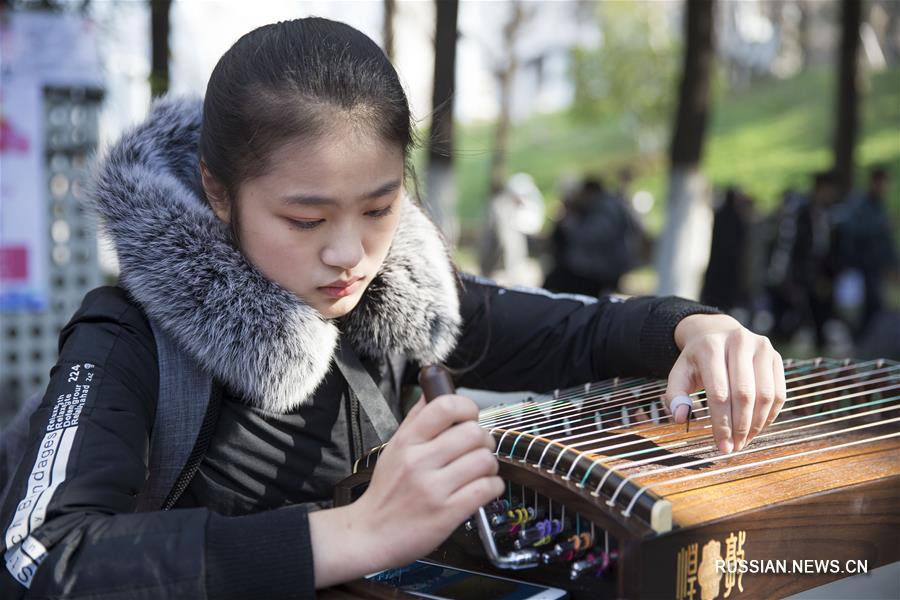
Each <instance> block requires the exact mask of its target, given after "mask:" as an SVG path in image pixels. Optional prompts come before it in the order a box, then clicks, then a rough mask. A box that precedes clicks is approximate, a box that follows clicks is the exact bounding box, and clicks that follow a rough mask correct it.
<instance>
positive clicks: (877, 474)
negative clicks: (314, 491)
mask: <svg viewBox="0 0 900 600" xmlns="http://www.w3.org/2000/svg"><path fill="white" fill-rule="evenodd" d="M785 375H786V379H787V390H788V395H787V401H786V403H785V405H784V407H783V409H782V411H781V413H780V415H779V416H778V418H777V419H776V421H775V422H774V423H773V424H772V425H771V426H770V427H769V428H768V429H766V430H764V431H763V432H762V433H761V434H759V435H758V436H757V437H756V438H755V439H754V440H753V442H752V443H751V444H749V445H747V446H746V447H745V448H744V449H743V450H741V451H739V452H734V453H732V454H730V455H722V454H720V453H719V452H718V451H717V450H716V448H715V444H714V442H713V438H712V433H711V428H710V424H709V417H708V410H707V408H706V405H705V402H704V394H703V392H702V391H701V392H697V393H696V394H694V398H695V409H694V413H693V418H692V420H691V422H690V426H689V429H686V427H685V426H684V425H675V424H673V423H672V422H671V421H670V420H669V418H668V416H667V415H666V413H665V409H664V408H663V406H662V404H661V401H660V396H661V395H662V394H663V392H664V391H665V382H664V381H661V380H649V379H640V378H618V379H612V380H607V381H602V382H598V383H591V384H588V385H584V386H581V387H578V388H573V389H568V390H562V391H557V392H555V393H554V394H553V395H552V397H536V398H532V399H528V400H526V401H524V402H521V403H518V404H514V405H506V406H500V407H496V408H492V409H487V410H484V411H482V413H481V417H480V423H481V425H482V427H484V428H485V429H487V430H489V431H490V432H491V433H492V435H493V436H494V439H495V440H496V442H497V450H496V452H497V458H498V460H499V462H500V475H501V476H502V477H503V478H504V480H505V481H506V482H507V492H506V494H505V496H503V497H501V498H497V499H496V500H495V501H494V502H492V503H491V504H490V505H488V506H487V507H485V513H486V515H487V518H488V520H489V522H490V532H491V533H490V535H491V536H492V538H493V541H494V543H495V544H496V546H497V549H498V550H499V552H500V553H506V554H508V555H512V554H513V553H519V555H522V553H525V554H526V555H527V556H530V557H533V558H534V561H533V564H534V565H536V566H533V568H528V569H523V570H517V571H515V574H514V577H516V578H519V579H523V580H527V581H533V582H536V583H542V584H545V585H551V586H554V587H561V588H564V589H566V590H568V591H569V592H570V594H571V595H572V597H574V598H676V599H677V600H687V599H690V600H694V599H697V600H713V599H715V598H729V599H730V598H772V597H781V596H786V595H789V594H792V593H796V592H799V591H802V590H804V589H808V588H811V587H815V586H819V585H822V584H824V583H827V582H828V581H832V580H835V579H839V578H843V577H847V576H850V575H853V574H855V573H856V572H858V571H861V570H863V569H868V570H871V569H874V568H875V567H877V566H881V565H884V564H887V563H890V562H894V561H897V560H900V542H898V533H900V363H897V362H894V361H888V360H874V361H868V362H861V361H851V360H831V359H814V360H803V361H792V360H787V361H785ZM380 450H381V449H380V448H378V449H375V450H373V451H371V452H370V453H368V454H367V455H365V456H364V457H363V458H362V459H361V460H360V461H359V462H358V463H357V465H356V468H355V473H354V475H352V476H351V477H350V478H348V480H346V481H345V482H344V483H343V484H342V485H340V486H338V488H337V489H336V498H335V501H336V504H344V503H347V502H350V501H352V500H353V499H354V498H355V497H358V495H359V494H361V493H362V491H364V489H365V486H366V484H367V481H368V479H369V477H370V475H371V472H372V470H373V468H374V466H375V464H376V463H377V460H378V455H379V453H380ZM475 526H476V524H475V522H474V520H473V521H472V522H470V523H468V524H466V526H463V527H460V529H459V530H458V531H457V532H456V533H455V534H453V535H452V536H451V538H450V539H449V540H448V541H447V542H446V543H445V544H444V545H442V546H441V547H440V548H439V549H438V550H437V551H436V552H435V553H433V554H432V555H431V556H430V557H429V558H430V559H431V560H434V561H437V562H440V563H444V564H448V565H452V566H457V567H461V568H468V569H473V570H478V571H482V572H487V573H495V574H499V575H502V576H505V577H509V576H510V571H508V570H507V571H504V570H499V569H497V568H495V567H494V566H493V565H491V564H490V562H489V561H487V560H486V559H485V552H484V550H483V549H482V544H481V542H480V541H479V538H478V536H477V535H476V533H475V531H474V529H475V528H476V527H475Z"/></svg>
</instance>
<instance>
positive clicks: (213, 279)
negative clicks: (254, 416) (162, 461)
mask: <svg viewBox="0 0 900 600" xmlns="http://www.w3.org/2000/svg"><path fill="white" fill-rule="evenodd" d="M201 115H202V103H201V101H200V100H197V99H184V98H181V99H178V98H165V99H163V100H161V101H159V102H157V103H155V104H154V106H153V107H152V108H151V110H150V115H149V117H148V119H147V120H146V121H145V122H144V123H143V124H141V125H139V126H137V127H136V128H135V129H133V130H131V131H130V132H128V133H126V134H125V135H124V136H123V137H122V138H121V140H120V141H119V142H118V143H117V144H116V145H115V146H113V147H112V148H111V150H110V151H109V153H108V155H107V156H106V158H105V160H103V161H102V162H100V163H99V164H98V167H97V169H96V172H95V174H94V177H93V178H92V189H91V193H90V195H89V198H90V202H91V204H92V207H93V208H94V210H95V211H96V212H97V213H98V215H99V216H100V218H101V220H102V221H103V223H104V224H105V227H106V230H107V232H108V233H109V235H110V236H111V238H112V240H113V242H114V244H115V247H116V251H117V254H118V258H119V264H120V267H121V277H120V282H121V285H122V286H123V287H124V288H125V289H126V290H128V292H129V293H130V294H131V295H132V296H133V297H134V298H135V300H136V301H137V302H138V303H139V304H140V305H141V307H142V308H143V310H144V311H145V313H146V314H147V316H148V317H149V318H150V319H152V320H154V321H155V322H156V323H157V324H158V325H159V326H160V327H161V328H162V329H163V330H164V331H165V332H166V333H167V334H169V335H170V336H171V337H172V338H173V339H175V341H176V342H177V343H178V345H179V346H180V347H181V348H182V349H183V350H184V351H186V352H187V353H188V354H189V355H191V356H193V357H194V358H195V359H196V360H198V361H199V363H200V364H201V365H202V366H203V367H204V368H205V369H206V370H207V371H208V372H209V373H211V374H212V375H213V376H214V377H216V378H217V379H218V380H219V381H221V382H223V383H225V384H227V385H228V386H229V387H230V388H231V389H233V390H234V391H235V392H237V393H239V394H241V395H242V396H244V397H245V398H246V399H247V400H248V401H249V402H251V403H252V404H253V405H255V406H258V407H260V408H263V409H266V410H270V411H275V412H281V413H284V412H288V411H290V410H292V409H293V408H295V407H297V406H299V405H300V404H302V403H303V402H304V401H307V400H308V399H309V398H310V397H311V396H312V394H313V392H315V390H316V388H317V387H318V386H319V384H320V383H321V381H322V379H323V378H324V377H325V375H326V374H327V373H328V371H329V368H330V366H331V359H332V356H333V353H334V348H335V345H336V342H337V339H338V336H339V335H344V336H346V337H347V339H348V341H349V342H350V345H351V346H352V347H353V348H355V349H356V351H357V352H358V353H359V354H360V355H363V356H383V355H385V354H386V353H390V352H400V353H403V354H405V355H406V356H408V357H409V358H411V359H413V360H417V361H419V362H422V363H430V362H435V361H442V360H444V359H446V358H447V356H448V355H449V354H450V352H451V351H452V350H453V348H454V346H455V344H456V339H457V337H458V334H459V327H460V315H459V299H458V296H457V288H456V279H455V274H454V271H453V268H452V266H451V264H450V260H449V258H448V254H447V249H446V247H445V245H444V242H443V238H442V237H441V236H440V234H439V233H438V231H437V229H436V228H435V227H434V225H433V224H432V223H431V221H430V220H429V219H428V218H427V217H426V216H425V215H424V214H423V212H422V211H421V210H420V209H419V208H418V207H416V206H415V205H414V204H412V203H411V202H409V201H408V200H407V202H406V203H405V205H404V208H403V215H402V217H401V221H400V226H399V229H398V231H397V234H396V236H395V238H394V241H393V244H392V246H391V249H390V252H389V253H388V256H387V259H386V260H385V263H384V265H383V267H382V269H381V271H379V273H378V275H377V276H376V277H375V279H374V280H373V281H372V283H371V284H370V286H369V288H368V289H367V291H366V293H365V294H364V296H363V299H362V301H361V302H360V304H359V305H358V306H357V307H356V308H355V309H354V310H353V312H352V313H350V314H349V315H348V316H346V317H344V318H343V319H341V320H340V321H339V323H335V322H332V321H328V320H326V319H324V318H323V317H322V316H321V315H320V314H319V313H318V312H317V311H316V310H314V309H313V308H311V307H309V306H308V305H306V304H305V303H304V302H303V301H302V300H300V299H299V298H298V297H296V296H294V295H293V294H291V293H290V292H288V291H286V290H284V289H283V288H281V287H280V286H278V285H276V284H275V283H273V282H271V281H269V280H268V279H266V278H265V277H264V276H263V275H262V274H261V273H260V272H258V271H257V270H256V269H255V268H254V267H253V266H252V265H251V264H250V263H249V262H248V261H247V260H246V259H245V258H244V257H243V255H242V254H241V253H240V252H239V251H238V250H237V249H236V248H235V247H234V246H232V245H231V244H230V243H229V241H228V239H229V238H228V233H227V230H226V227H225V226H224V225H223V224H222V223H221V222H220V221H219V220H218V219H217V218H216V217H215V215H214V214H213V212H212V210H211V209H210V208H209V206H208V205H207V204H206V202H205V200H204V199H203V195H202V188H201V187H200V185H199V173H198V160H197V143H198V140H199V134H200V123H201ZM341 332H343V333H341Z"/></svg>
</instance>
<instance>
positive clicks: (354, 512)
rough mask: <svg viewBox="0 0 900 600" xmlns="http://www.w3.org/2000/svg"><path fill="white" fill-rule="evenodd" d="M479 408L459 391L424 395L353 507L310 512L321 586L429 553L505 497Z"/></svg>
mask: <svg viewBox="0 0 900 600" xmlns="http://www.w3.org/2000/svg"><path fill="white" fill-rule="evenodd" d="M494 448H495V444H494V441H493V440H492V438H491V436H490V434H489V433H488V432H486V431H485V430H483V429H481V427H479V426H478V407H477V405H476V404H475V403H474V402H473V401H472V400H470V399H468V398H465V397H463V396H457V395H445V396H438V397H437V398H435V399H434V400H433V401H432V402H430V403H428V404H426V403H425V402H424V400H420V401H419V402H418V403H417V404H416V406H415V407H413V409H412V410H411V411H410V413H409V415H408V416H407V417H406V419H404V421H403V423H402V424H401V425H400V428H399V429H398V430H397V432H396V433H395V434H394V437H392V438H391V441H390V443H389V444H388V445H387V446H386V447H385V449H384V451H383V452H382V453H381V455H380V456H379V458H378V463H377V465H376V467H375V471H374V473H373V474H372V480H371V482H370V484H369V487H368V489H367V490H366V492H365V493H364V494H363V495H362V496H361V497H360V498H359V500H357V501H356V502H354V503H353V504H351V505H349V506H345V507H341V508H336V509H332V510H327V511H320V512H314V513H310V515H309V520H310V536H311V538H312V544H313V554H314V563H315V571H316V587H318V588H321V587H326V586H328V585H334V584H335V583H339V582H341V581H347V580H349V579H354V578H356V577H360V576H362V575H365V574H368V573H373V572H375V571H379V570H383V569H387V568H391V567H397V566H401V565H404V564H406V563H408V562H411V561H413V560H415V559H417V558H421V557H422V556H424V555H426V554H428V552H430V551H431V550H433V549H434V548H436V547H437V546H438V545H439V544H440V543H441V542H442V541H444V540H445V539H446V538H447V536H449V535H450V533H452V532H453V530H454V529H455V528H456V527H458V526H459V525H460V523H462V522H463V521H464V520H465V519H466V518H467V517H469V516H470V515H472V514H473V513H474V512H475V511H476V510H478V507H479V506H482V505H484V504H487V503H488V502H489V501H490V500H492V499H493V498H496V497H497V496H499V495H501V494H503V492H504V490H505V486H504V483H503V480H502V479H500V478H499V477H497V468H498V466H497V459H496V458H495V457H494V454H493V451H494Z"/></svg>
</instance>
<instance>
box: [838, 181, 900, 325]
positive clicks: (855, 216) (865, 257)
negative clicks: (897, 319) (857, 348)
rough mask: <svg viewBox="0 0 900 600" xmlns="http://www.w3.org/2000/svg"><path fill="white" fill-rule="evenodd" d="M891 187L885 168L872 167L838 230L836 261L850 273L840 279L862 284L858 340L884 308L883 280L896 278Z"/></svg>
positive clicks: (896, 265)
mask: <svg viewBox="0 0 900 600" xmlns="http://www.w3.org/2000/svg"><path fill="white" fill-rule="evenodd" d="M890 184H891V181H890V176H889V174H888V171H887V168H885V167H884V166H881V165H879V166H876V167H874V168H873V169H872V170H871V171H870V173H869V182H868V187H867V189H866V191H865V192H864V193H862V194H859V195H856V196H854V197H853V198H851V200H850V201H849V203H848V206H847V207H846V209H845V211H844V218H843V219H842V222H841V224H840V227H839V231H840V235H839V237H838V244H839V248H838V251H839V254H840V257H839V260H840V264H841V266H842V267H843V268H845V269H847V270H849V273H847V272H846V271H845V272H844V273H842V277H843V278H844V279H845V280H846V281H859V282H860V283H861V285H862V294H861V295H862V311H861V313H860V315H859V318H858V321H857V323H856V327H855V328H854V329H855V330H854V334H855V335H854V337H855V338H856V339H857V340H860V339H861V338H862V337H863V336H865V335H866V333H867V332H868V331H869V329H870V327H871V325H872V323H873V321H874V319H875V318H876V317H877V316H878V314H879V313H881V311H882V310H884V308H885V298H884V296H885V289H884V288H885V285H884V281H885V278H886V277H893V278H894V279H895V280H897V279H898V268H900V260H898V252H897V239H896V233H895V232H894V231H893V230H892V227H891V217H890V215H889V214H888V212H887V206H886V202H887V199H888V196H889V193H890ZM895 333H896V332H895Z"/></svg>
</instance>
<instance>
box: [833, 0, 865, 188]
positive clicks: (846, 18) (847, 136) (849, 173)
mask: <svg viewBox="0 0 900 600" xmlns="http://www.w3.org/2000/svg"><path fill="white" fill-rule="evenodd" d="M861 24H862V2H861V1H860V0H842V2H841V50H840V52H841V54H840V67H839V68H840V74H839V76H838V83H837V86H838V88H837V95H838V97H837V113H836V114H835V121H836V127H835V135H834V172H835V175H836V176H837V184H838V189H839V190H840V191H841V193H842V194H845V193H847V192H849V191H850V189H851V188H852V187H853V166H854V162H853V155H854V150H855V149H856V135H857V132H858V130H859V127H858V124H859V115H858V112H859V69H858V64H859V61H858V56H859V26H860V25H861Z"/></svg>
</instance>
